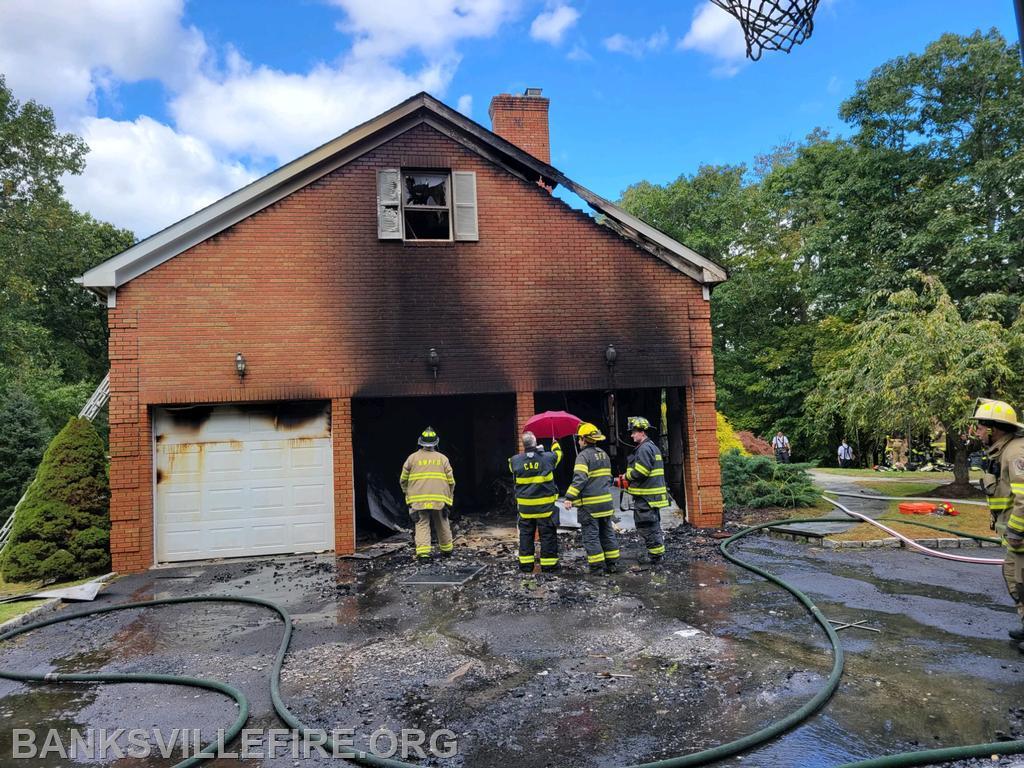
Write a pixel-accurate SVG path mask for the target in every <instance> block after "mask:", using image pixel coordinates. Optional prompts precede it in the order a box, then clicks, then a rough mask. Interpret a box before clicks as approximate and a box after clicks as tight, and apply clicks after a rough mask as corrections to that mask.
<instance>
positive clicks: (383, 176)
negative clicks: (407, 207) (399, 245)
mask: <svg viewBox="0 0 1024 768" xmlns="http://www.w3.org/2000/svg"><path fill="white" fill-rule="evenodd" d="M377 238H378V239H380V240H401V239H402V174H401V172H400V171H399V170H398V169H397V168H381V169H380V170H378V171H377Z"/></svg>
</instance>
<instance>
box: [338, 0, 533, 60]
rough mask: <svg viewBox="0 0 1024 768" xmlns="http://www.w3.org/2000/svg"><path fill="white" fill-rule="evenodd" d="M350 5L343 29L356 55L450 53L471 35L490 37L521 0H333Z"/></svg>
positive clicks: (366, 56)
mask: <svg viewBox="0 0 1024 768" xmlns="http://www.w3.org/2000/svg"><path fill="white" fill-rule="evenodd" d="M330 2H331V4H332V5H334V6H336V7H338V8H341V9H342V10H343V11H345V14H346V17H347V18H346V20H345V21H344V22H342V23H341V24H339V29H341V30H342V31H343V32H346V33H348V34H351V35H354V36H355V38H356V40H355V44H354V45H353V48H352V55H353V56H354V57H356V58H368V59H369V58H374V57H380V56H384V57H395V56H399V55H401V54H403V53H405V52H407V51H419V52H421V53H424V54H426V55H428V56H438V55H440V56H446V55H448V54H450V53H451V52H452V46H453V45H455V43H457V42H458V41H459V40H463V39H467V38H478V37H490V36H491V35H493V34H495V33H496V32H497V31H498V28H499V27H500V26H501V25H502V24H503V23H504V22H506V21H508V20H509V19H511V18H513V17H514V16H515V14H516V12H517V11H518V9H519V3H520V0H417V2H415V3H410V2H408V0H330Z"/></svg>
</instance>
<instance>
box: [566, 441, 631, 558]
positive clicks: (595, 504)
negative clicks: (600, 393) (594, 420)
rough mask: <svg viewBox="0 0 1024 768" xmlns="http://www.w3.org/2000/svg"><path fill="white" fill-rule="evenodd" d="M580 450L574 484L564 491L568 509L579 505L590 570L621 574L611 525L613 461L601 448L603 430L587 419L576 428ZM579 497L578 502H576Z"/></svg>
mask: <svg viewBox="0 0 1024 768" xmlns="http://www.w3.org/2000/svg"><path fill="white" fill-rule="evenodd" d="M576 439H577V441H578V442H579V446H580V452H579V455H577V457H576V464H575V466H573V468H572V469H573V475H572V484H571V485H570V486H569V490H568V491H566V492H565V508H566V509H569V508H570V507H572V505H573V502H574V501H575V502H576V505H577V506H578V507H579V515H578V518H579V521H580V532H581V533H582V535H583V546H584V548H585V549H586V550H587V563H588V564H589V565H590V572H591V573H601V572H602V571H607V572H608V573H618V571H619V565H618V562H619V541H618V538H617V537H616V536H615V526H613V525H612V515H613V514H614V513H615V504H614V502H613V501H612V460H611V459H610V458H608V454H607V453H605V452H604V451H603V450H601V448H599V447H598V445H597V444H598V443H600V442H602V441H603V440H604V439H605V436H604V435H602V434H601V430H599V429H598V428H597V427H595V426H594V425H593V424H590V423H588V422H584V423H582V424H580V426H579V428H578V429H577V430H576ZM577 500H578V501H577Z"/></svg>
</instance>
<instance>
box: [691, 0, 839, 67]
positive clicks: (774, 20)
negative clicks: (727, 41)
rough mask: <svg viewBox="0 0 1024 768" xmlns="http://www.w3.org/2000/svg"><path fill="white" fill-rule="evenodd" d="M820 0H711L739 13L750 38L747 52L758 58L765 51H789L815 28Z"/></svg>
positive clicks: (744, 30) (733, 12)
mask: <svg viewBox="0 0 1024 768" xmlns="http://www.w3.org/2000/svg"><path fill="white" fill-rule="evenodd" d="M818 1H819V0H711V2H712V3H714V4H715V5H717V6H718V7H719V8H721V9H722V10H724V11H725V12H726V13H728V14H730V15H732V16H735V17H736V19H738V20H739V22H740V26H741V27H743V37H745V38H746V40H747V56H748V57H749V58H751V59H753V60H754V61H757V60H758V59H760V58H761V53H762V52H763V51H785V52H786V53H789V52H790V51H791V50H792V49H793V46H794V45H799V44H800V43H802V42H803V41H804V40H806V39H807V38H809V37H810V36H811V33H812V32H813V31H814V12H815V10H817V8H818Z"/></svg>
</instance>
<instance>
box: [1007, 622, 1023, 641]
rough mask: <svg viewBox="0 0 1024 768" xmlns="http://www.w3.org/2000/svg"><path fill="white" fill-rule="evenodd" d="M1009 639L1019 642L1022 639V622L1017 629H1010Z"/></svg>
mask: <svg viewBox="0 0 1024 768" xmlns="http://www.w3.org/2000/svg"><path fill="white" fill-rule="evenodd" d="M1009 634H1010V639H1012V640H1016V641H1017V642H1020V641H1021V640H1024V624H1021V625H1020V627H1018V628H1017V629H1011V630H1010V633H1009Z"/></svg>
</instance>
